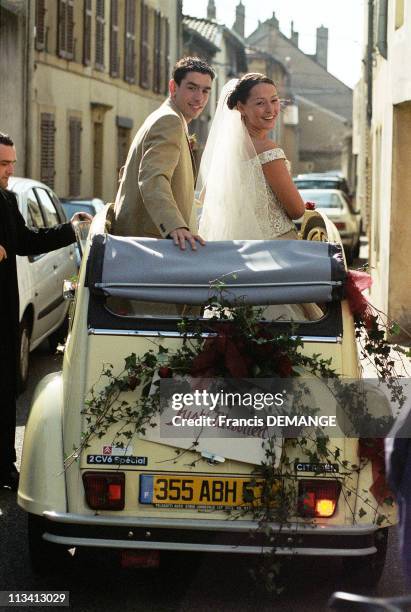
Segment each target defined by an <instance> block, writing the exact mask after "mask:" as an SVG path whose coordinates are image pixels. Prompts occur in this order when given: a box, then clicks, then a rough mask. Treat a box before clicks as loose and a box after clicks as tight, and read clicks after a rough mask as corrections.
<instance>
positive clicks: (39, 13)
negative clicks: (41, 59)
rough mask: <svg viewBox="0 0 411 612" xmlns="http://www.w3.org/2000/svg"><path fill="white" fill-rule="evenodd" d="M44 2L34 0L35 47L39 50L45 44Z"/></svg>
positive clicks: (43, 0)
mask: <svg viewBox="0 0 411 612" xmlns="http://www.w3.org/2000/svg"><path fill="white" fill-rule="evenodd" d="M45 14H46V2H45V0H36V16H35V20H36V49H38V50H39V51H41V50H42V49H44V48H45V46H46V23H45Z"/></svg>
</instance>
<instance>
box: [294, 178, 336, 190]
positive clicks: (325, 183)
mask: <svg viewBox="0 0 411 612" xmlns="http://www.w3.org/2000/svg"><path fill="white" fill-rule="evenodd" d="M294 183H295V184H296V186H297V187H298V188H299V189H341V190H342V191H346V189H345V186H344V184H343V182H342V181H332V180H330V179H312V180H308V179H294Z"/></svg>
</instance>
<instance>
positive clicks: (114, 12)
mask: <svg viewBox="0 0 411 612" xmlns="http://www.w3.org/2000/svg"><path fill="white" fill-rule="evenodd" d="M118 70H119V59H118V0H111V5H110V76H112V77H118Z"/></svg>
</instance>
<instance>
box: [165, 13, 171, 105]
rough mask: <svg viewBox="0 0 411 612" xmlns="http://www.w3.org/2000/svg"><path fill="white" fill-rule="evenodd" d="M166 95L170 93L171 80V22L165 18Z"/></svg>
mask: <svg viewBox="0 0 411 612" xmlns="http://www.w3.org/2000/svg"><path fill="white" fill-rule="evenodd" d="M164 47H165V48H164V57H165V61H164V95H166V96H167V95H168V82H169V80H170V76H171V75H170V22H169V20H168V19H165V45H164Z"/></svg>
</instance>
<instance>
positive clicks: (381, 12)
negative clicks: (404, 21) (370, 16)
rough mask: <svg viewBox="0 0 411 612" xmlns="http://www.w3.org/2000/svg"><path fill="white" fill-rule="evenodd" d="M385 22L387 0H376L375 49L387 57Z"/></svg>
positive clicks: (386, 19) (386, 21) (386, 20)
mask: <svg viewBox="0 0 411 612" xmlns="http://www.w3.org/2000/svg"><path fill="white" fill-rule="evenodd" d="M387 23H388V0H378V14H377V49H378V51H379V52H380V54H381V55H382V57H385V58H387V52H388V49H387Z"/></svg>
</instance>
